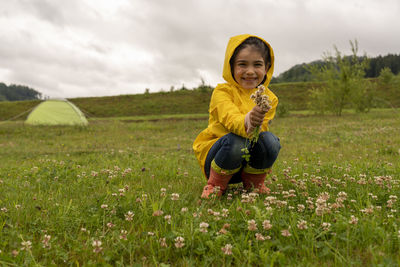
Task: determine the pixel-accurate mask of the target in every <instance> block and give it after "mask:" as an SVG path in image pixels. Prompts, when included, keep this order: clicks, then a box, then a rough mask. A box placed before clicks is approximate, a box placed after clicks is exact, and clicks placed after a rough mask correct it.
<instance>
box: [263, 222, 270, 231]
mask: <svg viewBox="0 0 400 267" xmlns="http://www.w3.org/2000/svg"><path fill="white" fill-rule="evenodd" d="M262 225H263V228H264V230H269V229H271V228H272V224H271V222H270V221H269V220H265V221H263V223H262Z"/></svg>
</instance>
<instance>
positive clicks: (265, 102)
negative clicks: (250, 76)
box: [250, 85, 271, 112]
mask: <svg viewBox="0 0 400 267" xmlns="http://www.w3.org/2000/svg"><path fill="white" fill-rule="evenodd" d="M264 91H265V87H264V85H260V86H258V89H257V91H256V92H255V93H253V94H252V95H251V96H250V98H251V99H252V100H253V101H254V103H256V105H257V106H259V107H260V108H262V109H263V111H265V112H268V110H270V109H271V103H270V101H269V97H268V96H267V95H265V94H263V93H264Z"/></svg>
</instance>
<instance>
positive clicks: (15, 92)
mask: <svg viewBox="0 0 400 267" xmlns="http://www.w3.org/2000/svg"><path fill="white" fill-rule="evenodd" d="M41 97H42V94H41V93H39V92H38V91H36V90H34V89H32V88H29V87H28V86H24V85H16V84H11V85H8V86H7V85H6V84H5V83H0V101H20V100H35V99H41Z"/></svg>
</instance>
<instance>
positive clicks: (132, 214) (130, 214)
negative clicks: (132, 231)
mask: <svg viewBox="0 0 400 267" xmlns="http://www.w3.org/2000/svg"><path fill="white" fill-rule="evenodd" d="M133 216H135V214H134V213H133V212H132V211H128V213H127V214H125V220H127V221H132V220H133Z"/></svg>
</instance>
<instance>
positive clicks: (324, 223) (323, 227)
mask: <svg viewBox="0 0 400 267" xmlns="http://www.w3.org/2000/svg"><path fill="white" fill-rule="evenodd" d="M321 226H322V229H323V230H324V231H329V229H330V228H331V224H330V223H328V222H323V223H322V224H321Z"/></svg>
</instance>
